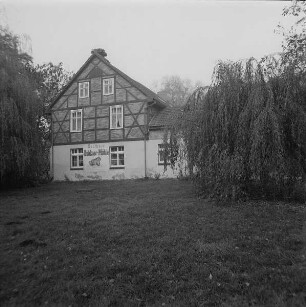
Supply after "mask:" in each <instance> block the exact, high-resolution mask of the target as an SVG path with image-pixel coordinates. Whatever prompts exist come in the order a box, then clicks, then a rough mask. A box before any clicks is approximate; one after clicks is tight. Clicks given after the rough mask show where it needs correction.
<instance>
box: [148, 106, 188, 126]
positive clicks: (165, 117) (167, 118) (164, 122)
mask: <svg viewBox="0 0 306 307" xmlns="http://www.w3.org/2000/svg"><path fill="white" fill-rule="evenodd" d="M182 112H183V110H182V109H181V108H178V107H166V108H164V109H163V110H161V111H159V112H158V113H156V114H155V115H154V116H153V118H152V119H151V120H150V122H149V127H150V129H157V128H161V127H165V126H168V125H171V124H174V123H175V121H176V120H177V119H178V118H179V116H180V115H181V114H182Z"/></svg>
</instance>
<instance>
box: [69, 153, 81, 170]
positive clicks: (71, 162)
mask: <svg viewBox="0 0 306 307" xmlns="http://www.w3.org/2000/svg"><path fill="white" fill-rule="evenodd" d="M73 157H76V162H77V163H76V164H77V165H73ZM70 168H71V169H83V168H84V150H83V148H71V149H70Z"/></svg>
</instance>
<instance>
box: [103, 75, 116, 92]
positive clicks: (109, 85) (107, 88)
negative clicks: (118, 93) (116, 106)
mask: <svg viewBox="0 0 306 307" xmlns="http://www.w3.org/2000/svg"><path fill="white" fill-rule="evenodd" d="M112 94H114V78H108V79H103V95H112Z"/></svg>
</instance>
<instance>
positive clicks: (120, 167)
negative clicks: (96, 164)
mask: <svg viewBox="0 0 306 307" xmlns="http://www.w3.org/2000/svg"><path fill="white" fill-rule="evenodd" d="M124 168H125V166H111V167H110V168H109V169H124Z"/></svg>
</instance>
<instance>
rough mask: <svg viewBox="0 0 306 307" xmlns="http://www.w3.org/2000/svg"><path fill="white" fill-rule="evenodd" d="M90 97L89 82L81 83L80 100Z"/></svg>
mask: <svg viewBox="0 0 306 307" xmlns="http://www.w3.org/2000/svg"><path fill="white" fill-rule="evenodd" d="M87 97H89V82H80V83H79V98H87Z"/></svg>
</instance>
